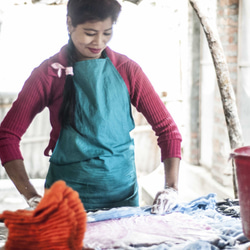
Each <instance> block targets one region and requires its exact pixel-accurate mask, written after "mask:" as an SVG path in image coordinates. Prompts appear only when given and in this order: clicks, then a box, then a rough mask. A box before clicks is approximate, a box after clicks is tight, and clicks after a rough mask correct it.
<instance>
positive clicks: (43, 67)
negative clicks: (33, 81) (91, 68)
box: [34, 45, 67, 76]
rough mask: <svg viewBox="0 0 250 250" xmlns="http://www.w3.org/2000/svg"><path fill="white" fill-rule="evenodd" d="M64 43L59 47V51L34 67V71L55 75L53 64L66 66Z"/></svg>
mask: <svg viewBox="0 0 250 250" xmlns="http://www.w3.org/2000/svg"><path fill="white" fill-rule="evenodd" d="M66 62H67V60H66V45H65V46H63V47H62V48H61V50H60V51H59V52H57V53H56V54H54V55H52V56H51V57H49V58H47V59H45V60H44V61H42V62H41V64H40V65H39V66H38V67H36V68H35V69H34V71H35V72H39V73H40V74H41V73H44V74H45V75H47V76H57V75H58V72H57V70H56V69H55V68H54V67H53V64H55V63H56V64H60V65H62V66H63V67H65V66H66Z"/></svg>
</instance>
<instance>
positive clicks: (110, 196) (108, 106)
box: [45, 57, 139, 210]
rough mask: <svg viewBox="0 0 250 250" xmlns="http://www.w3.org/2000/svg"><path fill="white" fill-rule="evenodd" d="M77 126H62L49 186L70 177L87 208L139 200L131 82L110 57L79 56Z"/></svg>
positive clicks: (77, 65) (126, 203)
mask: <svg viewBox="0 0 250 250" xmlns="http://www.w3.org/2000/svg"><path fill="white" fill-rule="evenodd" d="M73 79H74V84H75V88H76V108H75V109H76V110H75V121H76V122H75V123H76V128H77V130H75V129H74V128H72V127H65V128H62V129H61V131H60V136H59V139H58V141H57V144H56V147H55V150H54V152H53V154H52V156H51V158H50V167H49V171H48V174H47V177H46V183H45V187H46V188H49V187H50V186H51V185H52V184H53V183H54V182H55V181H57V180H64V181H65V182H66V183H67V185H68V186H70V187H72V188H73V189H74V190H76V191H77V192H78V193H79V196H80V198H81V200H82V202H83V204H84V207H85V209H86V210H90V209H102V208H112V207H121V206H138V205H139V204H138V186H137V177H136V170H135V161H134V141H133V139H132V138H131V137H130V131H131V130H132V129H133V128H134V120H133V118H132V115H131V106H130V97H129V93H128V90H127V87H126V85H125V83H124V81H123V79H122V77H121V76H120V74H119V73H118V72H117V70H116V68H115V67H114V65H113V64H112V62H111V61H110V59H109V58H108V57H105V58H101V59H93V60H87V61H80V62H77V63H76V64H75V66H74V76H73Z"/></svg>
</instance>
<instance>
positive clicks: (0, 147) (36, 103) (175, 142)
mask: <svg viewBox="0 0 250 250" xmlns="http://www.w3.org/2000/svg"><path fill="white" fill-rule="evenodd" d="M106 53H107V55H108V57H109V58H110V60H111V61H112V63H113V64H114V66H115V67H116V69H117V71H118V72H119V73H120V75H121V76H122V78H123V80H124V82H125V83H126V86H127V88H128V92H129V95H130V99H131V103H132V104H133V105H134V106H135V107H136V109H137V110H138V111H139V112H141V113H142V114H143V115H144V116H145V118H146V119H147V121H148V122H149V124H150V125H151V126H152V129H153V130H154V131H155V134H156V136H158V145H159V147H160V148H161V160H164V159H166V158H170V157H178V158H181V135H180V133H179V131H178V128H177V126H176V124H175V122H174V121H173V119H172V117H171V115H170V114H169V112H168V111H167V109H166V107H165V105H164V104H163V102H162V101H161V99H160V98H159V96H158V94H157V93H156V92H155V90H154V88H153V86H152V85H151V83H150V81H149V80H148V78H147V77H146V75H145V74H144V73H143V71H142V69H141V68H140V67H139V65H138V64H137V63H135V62H134V61H132V60H131V59H129V58H128V57H126V56H124V55H121V54H118V53H116V52H114V51H112V50H111V49H110V48H108V47H107V48H106ZM55 62H57V63H60V64H61V65H64V66H66V65H67V64H66V46H64V47H63V48H62V49H61V51H60V52H59V53H57V54H56V55H54V56H52V57H51V58H49V59H47V60H45V61H44V62H43V63H42V64H41V65H40V66H39V67H37V68H35V69H34V70H33V72H32V73H31V75H30V77H29V78H28V79H27V81H26V82H25V84H24V86H23V88H22V90H21V92H20V93H19V95H18V98H17V100H16V101H15V102H14V103H13V105H12V108H11V109H10V111H9V112H8V114H7V115H6V117H5V118H4V120H3V121H2V123H1V126H0V158H1V161H2V164H4V163H6V162H8V161H11V160H17V159H23V157H22V154H21V152H20V149H19V143H20V140H21V137H22V135H23V134H24V133H25V131H26V130H27V128H28V126H29V125H30V123H31V122H32V120H33V118H34V117H35V116H36V114H38V113H39V112H41V111H42V110H43V109H44V108H45V107H48V108H49V112H50V123H51V126H52V130H51V133H50V141H49V145H48V147H47V148H46V149H45V151H44V154H45V155H47V156H48V155H49V152H50V151H53V149H54V147H55V144H56V141H57V139H58V137H59V133H60V128H61V126H60V123H59V120H58V112H59V109H60V106H61V103H62V97H63V88H64V83H65V71H64V70H62V76H61V77H58V71H57V70H55V69H53V68H52V67H51V64H52V63H55Z"/></svg>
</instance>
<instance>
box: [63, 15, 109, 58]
mask: <svg viewBox="0 0 250 250" xmlns="http://www.w3.org/2000/svg"><path fill="white" fill-rule="evenodd" d="M67 24H68V31H69V33H70V35H71V39H72V41H73V43H74V45H75V47H76V51H77V56H78V60H79V61H83V60H88V59H96V58H100V56H101V53H102V51H103V50H104V49H105V48H106V45H107V43H108V42H109V41H110V39H111V37H112V28H113V23H112V19H111V18H107V19H105V20H104V21H93V22H86V23H83V24H78V25H77V26H76V27H73V26H72V23H71V18H70V17H68V19H67Z"/></svg>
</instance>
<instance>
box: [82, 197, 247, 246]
mask: <svg viewBox="0 0 250 250" xmlns="http://www.w3.org/2000/svg"><path fill="white" fill-rule="evenodd" d="M216 208H217V202H216V194H213V193H210V194H208V195H206V196H201V197H198V198H197V199H194V200H192V201H191V202H188V203H179V204H178V205H177V206H176V207H174V208H173V209H172V211H171V212H170V213H169V214H166V215H163V216H161V220H160V221H159V222H157V221H158V216H156V215H152V214H150V211H151V206H148V207H143V208H129V207H122V208H117V209H110V210H109V211H98V212H94V213H88V225H87V227H88V229H87V232H86V234H85V238H84V242H85V246H87V247H93V248H95V249H100V248H101V249H122V250H124V249H127V250H183V249H185V250H193V249H207V250H219V249H244V250H245V249H250V242H249V240H248V239H247V238H246V236H245V235H244V234H243V230H242V224H241V220H240V218H235V217H231V216H228V215H227V216H226V215H224V214H221V213H219V212H218V211H217V209H216ZM143 217H144V218H143ZM147 217H148V218H147ZM171 221H172V223H171ZM144 222H145V223H144ZM142 223H144V224H142ZM111 225H112V227H111ZM133 225H134V227H133V228H132V226H133ZM105 227H107V228H106V229H105ZM152 229H154V232H153V233H155V232H157V234H152V232H151V230H152ZM159 230H160V231H159ZM107 231H109V235H110V232H111V231H112V232H114V234H113V237H112V239H110V237H109V235H108V236H106V235H105V234H104V233H103V232H107ZM173 233H174V235H173ZM133 236H135V237H133ZM139 236H140V237H139ZM155 236H158V237H155ZM94 238H95V239H94ZM149 239H150V240H149ZM110 246H111V247H110ZM112 247H115V248H112ZM119 247H120V248H119Z"/></svg>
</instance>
